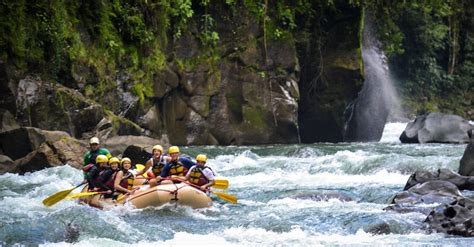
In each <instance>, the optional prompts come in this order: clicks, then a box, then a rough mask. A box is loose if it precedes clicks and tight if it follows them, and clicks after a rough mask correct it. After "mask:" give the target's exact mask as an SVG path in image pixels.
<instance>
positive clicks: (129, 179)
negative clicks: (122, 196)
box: [114, 171, 135, 190]
mask: <svg viewBox="0 0 474 247" xmlns="http://www.w3.org/2000/svg"><path fill="white" fill-rule="evenodd" d="M115 175H117V173H116V174H115ZM114 180H115V179H114ZM133 180H135V178H134V177H133V174H132V173H131V172H129V171H127V174H126V175H124V176H123V178H122V180H120V186H122V188H126V189H127V190H131V189H133Z"/></svg>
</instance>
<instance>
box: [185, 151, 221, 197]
mask: <svg viewBox="0 0 474 247" xmlns="http://www.w3.org/2000/svg"><path fill="white" fill-rule="evenodd" d="M206 162H207V156H206V155H204V154H199V155H198V156H196V165H194V166H192V167H191V168H190V169H189V171H188V173H187V174H186V177H185V180H187V181H189V182H191V183H193V184H195V185H197V186H200V187H201V190H207V189H208V187H209V186H212V185H214V184H215V181H214V172H213V171H212V169H211V168H210V167H208V166H206Z"/></svg>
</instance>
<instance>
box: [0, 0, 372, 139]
mask: <svg viewBox="0 0 474 247" xmlns="http://www.w3.org/2000/svg"><path fill="white" fill-rule="evenodd" d="M362 13H363V9H362V8H361V7H360V6H353V5H349V4H347V3H345V2H344V1H335V3H333V4H331V5H328V4H323V3H319V2H315V3H312V4H309V3H292V4H283V3H280V2H273V1H268V2H267V1H265V3H262V4H257V3H253V2H247V1H244V2H233V1H230V2H229V3H213V4H208V3H206V1H201V2H191V1H183V3H182V4H181V5H178V3H177V2H175V1H169V2H168V1H162V2H161V3H149V2H147V1H145V2H140V3H130V2H128V1H113V2H109V1H93V2H77V3H74V4H66V3H63V2H61V1H53V2H47V1H44V2H43V1H38V2H33V3H25V2H15V1H7V2H5V3H2V14H3V16H2V17H0V22H1V23H2V25H0V30H1V33H0V34H1V42H0V46H1V48H2V49H1V50H2V52H1V56H0V82H1V83H0V87H1V92H0V96H1V97H0V108H1V112H2V120H3V121H2V126H1V127H2V130H3V131H6V130H9V129H12V128H13V126H16V127H17V126H30V127H37V128H40V129H45V130H61V131H66V132H67V133H69V134H70V135H71V136H73V137H75V138H79V139H81V138H89V137H90V136H93V135H98V136H99V137H101V138H110V137H113V136H117V135H146V136H150V137H152V138H155V139H159V140H161V142H171V143H173V144H177V145H201V144H220V145H229V144H263V143H297V142H299V141H300V137H301V140H302V141H303V142H315V141H334V142H335V141H342V133H343V125H344V123H343V121H344V120H343V112H344V109H345V108H346V106H347V104H348V103H349V102H350V101H352V100H353V99H354V98H355V97H356V96H357V92H358V91H359V90H360V88H361V83H362V72H361V71H362V68H361V67H362V62H361V54H360V47H361V37H360V33H361V29H362V28H363V27H362V25H361V23H362V22H361V19H362V18H363V14H362Z"/></svg>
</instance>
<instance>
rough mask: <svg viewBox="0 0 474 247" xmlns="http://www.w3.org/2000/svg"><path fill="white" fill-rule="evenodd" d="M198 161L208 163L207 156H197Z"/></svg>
mask: <svg viewBox="0 0 474 247" xmlns="http://www.w3.org/2000/svg"><path fill="white" fill-rule="evenodd" d="M196 161H202V162H206V161H207V156H206V155H205V154H198V156H196Z"/></svg>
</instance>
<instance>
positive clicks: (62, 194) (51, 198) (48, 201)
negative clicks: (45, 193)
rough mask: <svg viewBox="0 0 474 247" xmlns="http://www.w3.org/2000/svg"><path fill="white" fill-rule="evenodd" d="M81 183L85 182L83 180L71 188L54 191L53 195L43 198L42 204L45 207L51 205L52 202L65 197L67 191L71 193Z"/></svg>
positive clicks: (54, 202)
mask: <svg viewBox="0 0 474 247" xmlns="http://www.w3.org/2000/svg"><path fill="white" fill-rule="evenodd" d="M83 184H85V182H84V183H81V184H79V185H77V186H76V187H74V188H72V189H68V190H62V191H59V192H56V193H55V194H54V195H52V196H49V197H48V198H46V199H44V200H43V205H45V206H46V207H50V206H53V205H54V204H56V203H58V202H59V201H61V200H63V199H64V198H66V196H67V195H69V193H71V192H72V191H73V190H74V189H76V188H78V187H79V186H81V185H83Z"/></svg>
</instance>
